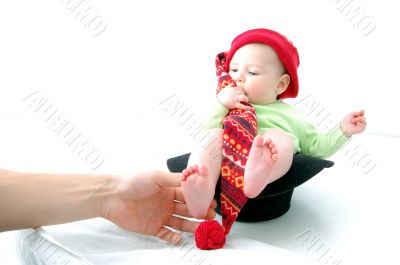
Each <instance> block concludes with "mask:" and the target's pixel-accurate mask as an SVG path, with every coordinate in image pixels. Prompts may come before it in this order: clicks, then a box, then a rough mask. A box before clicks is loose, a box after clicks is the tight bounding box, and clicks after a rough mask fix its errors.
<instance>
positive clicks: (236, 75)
mask: <svg viewBox="0 0 400 265" xmlns="http://www.w3.org/2000/svg"><path fill="white" fill-rule="evenodd" d="M229 69H230V70H229V74H230V76H231V77H232V78H233V79H234V80H235V81H236V84H237V86H238V87H240V88H242V89H243V90H244V92H245V93H246V95H247V97H248V98H249V102H250V103H253V104H257V105H266V104H270V103H273V102H275V101H276V99H277V97H278V95H279V94H280V93H282V92H283V91H280V89H279V87H280V85H281V77H282V75H283V74H284V71H285V69H284V67H283V66H282V63H281V62H280V60H279V57H278V55H277V54H276V53H275V51H274V49H272V48H271V47H269V46H267V45H264V44H259V43H251V44H247V45H245V46H243V47H241V48H240V49H238V50H237V51H236V53H235V54H234V55H233V57H232V60H231V62H230V65H229Z"/></svg>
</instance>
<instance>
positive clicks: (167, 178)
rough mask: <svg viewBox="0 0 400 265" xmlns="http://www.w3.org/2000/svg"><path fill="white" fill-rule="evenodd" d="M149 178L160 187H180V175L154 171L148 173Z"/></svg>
mask: <svg viewBox="0 0 400 265" xmlns="http://www.w3.org/2000/svg"><path fill="white" fill-rule="evenodd" d="M150 176H151V178H152V180H153V181H154V182H155V183H156V184H157V185H158V186H160V187H179V186H180V185H181V179H182V173H171V172H166V171H161V170H154V171H151V172H150Z"/></svg>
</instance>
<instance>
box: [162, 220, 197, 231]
mask: <svg viewBox="0 0 400 265" xmlns="http://www.w3.org/2000/svg"><path fill="white" fill-rule="evenodd" d="M199 224H200V223H199V222H197V221H191V220H187V219H184V218H181V217H176V216H171V218H169V220H168V221H167V222H166V223H165V225H166V226H169V227H172V228H174V229H176V230H179V231H183V232H191V233H193V232H194V231H196V228H197V227H198V226H199Z"/></svg>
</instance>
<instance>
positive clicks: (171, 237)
mask: <svg viewBox="0 0 400 265" xmlns="http://www.w3.org/2000/svg"><path fill="white" fill-rule="evenodd" d="M156 237H158V238H160V239H162V240H164V241H167V242H169V243H172V244H178V243H179V242H180V241H181V239H182V237H181V236H180V235H179V234H178V233H176V232H174V231H172V230H170V229H168V228H166V227H162V228H161V229H160V231H158V233H157V234H156Z"/></svg>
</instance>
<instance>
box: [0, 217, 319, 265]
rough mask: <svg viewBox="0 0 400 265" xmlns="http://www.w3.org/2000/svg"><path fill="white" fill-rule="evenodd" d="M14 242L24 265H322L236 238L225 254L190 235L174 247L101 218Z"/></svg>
mask: <svg viewBox="0 0 400 265" xmlns="http://www.w3.org/2000/svg"><path fill="white" fill-rule="evenodd" d="M14 236H15V246H16V247H17V248H18V250H19V251H18V252H17V253H16V254H17V256H18V257H19V260H20V262H21V263H20V264H25V265H50V264H53V265H58V264H60V265H61V264H69V265H92V264H96V265H103V264H104V265H105V264H113V265H128V264H129V265H132V264H182V265H183V264H185V265H187V264H196V265H200V264H203V265H207V264H220V265H224V264H246V263H249V262H252V263H253V264H257V263H263V262H268V263H269V264H294V263H296V264H316V263H315V262H314V261H313V260H312V259H311V258H308V257H306V256H302V255H300V254H296V253H294V252H290V251H287V250H284V249H281V248H277V247H274V246H271V245H268V244H265V243H262V242H259V241H255V240H251V239H246V238H238V237H232V236H229V237H228V242H227V244H226V245H225V247H224V248H223V249H219V250H213V251H202V250H199V249H197V248H196V247H195V245H194V238H193V235H192V234H190V235H189V234H186V233H185V234H184V240H183V241H182V243H181V244H180V245H178V246H173V245H170V244H167V243H164V242H162V241H161V240H158V239H156V238H152V237H148V236H143V235H139V234H136V233H131V232H127V231H124V230H121V229H120V228H118V227H116V226H115V225H114V224H112V223H109V222H107V221H105V220H103V219H99V218H98V219H91V220H86V221H80V222H75V223H70V224H64V225H57V226H49V227H45V228H44V229H42V228H40V229H38V230H36V231H35V230H33V229H28V230H23V231H18V232H14ZM17 261H18V260H17V259H14V262H17ZM7 264H10V263H9V262H7ZM11 264H12V263H11Z"/></svg>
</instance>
